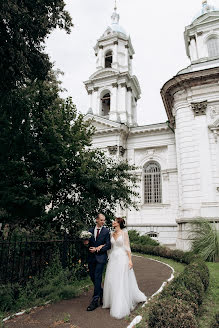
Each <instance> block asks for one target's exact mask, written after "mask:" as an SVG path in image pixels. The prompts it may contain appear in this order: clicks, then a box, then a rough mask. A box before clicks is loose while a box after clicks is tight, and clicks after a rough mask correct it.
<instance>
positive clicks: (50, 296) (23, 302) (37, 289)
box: [0, 256, 86, 312]
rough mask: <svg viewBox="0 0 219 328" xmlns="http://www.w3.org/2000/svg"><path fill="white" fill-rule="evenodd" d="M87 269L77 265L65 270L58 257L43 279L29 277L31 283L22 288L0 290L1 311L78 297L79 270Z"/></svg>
mask: <svg viewBox="0 0 219 328" xmlns="http://www.w3.org/2000/svg"><path fill="white" fill-rule="evenodd" d="M79 269H80V270H84V271H86V268H84V267H83V266H82V268H81V264H80V263H77V264H75V265H74V267H73V269H72V270H71V271H70V270H69V269H63V268H62V265H61V263H60V260H59V256H56V257H55V258H54V260H53V263H52V264H51V265H50V266H48V267H47V269H46V270H45V272H44V275H43V276H42V277H29V281H28V282H27V283H26V284H25V285H24V286H21V285H19V284H16V285H12V286H11V285H4V286H2V287H1V288H0V311H2V312H6V311H17V310H20V309H23V308H27V307H30V306H32V305H39V304H42V303H44V302H45V301H47V300H52V301H58V300H60V299H69V298H73V297H75V296H77V295H78V287H77V277H76V276H77V274H78V270H79Z"/></svg>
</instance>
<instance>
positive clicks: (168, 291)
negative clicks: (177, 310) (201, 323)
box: [160, 278, 198, 314]
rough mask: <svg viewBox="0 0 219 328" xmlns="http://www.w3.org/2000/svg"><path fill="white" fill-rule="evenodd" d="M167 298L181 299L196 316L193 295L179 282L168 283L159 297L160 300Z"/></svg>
mask: <svg viewBox="0 0 219 328" xmlns="http://www.w3.org/2000/svg"><path fill="white" fill-rule="evenodd" d="M168 297H169V298H170V297H171V298H172V297H173V298H177V299H181V300H183V301H185V302H187V304H188V305H189V306H190V307H191V309H192V310H193V312H194V314H198V304H197V299H196V297H195V295H194V294H193V293H191V292H190V290H188V289H187V288H186V287H185V285H183V284H182V282H181V281H179V279H177V278H176V279H174V281H173V282H172V283H170V284H169V285H168V286H167V287H166V288H165V289H164V290H163V292H162V293H161V295H160V298H161V299H164V298H168Z"/></svg>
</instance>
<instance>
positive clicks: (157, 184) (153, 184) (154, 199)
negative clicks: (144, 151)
mask: <svg viewBox="0 0 219 328" xmlns="http://www.w3.org/2000/svg"><path fill="white" fill-rule="evenodd" d="M161 202H162V193H161V169H160V165H159V164H158V163H156V162H149V163H147V164H146V165H145V166H144V203H145V204H156V203H161Z"/></svg>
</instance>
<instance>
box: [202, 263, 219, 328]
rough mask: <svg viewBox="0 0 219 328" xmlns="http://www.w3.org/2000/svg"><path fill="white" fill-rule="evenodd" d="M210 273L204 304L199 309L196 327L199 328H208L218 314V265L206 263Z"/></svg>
mask: <svg viewBox="0 0 219 328" xmlns="http://www.w3.org/2000/svg"><path fill="white" fill-rule="evenodd" d="M206 264H207V266H208V269H209V272H210V285H209V288H208V290H207V293H206V297H205V299H204V302H203V304H202V306H201V308H200V314H201V315H200V317H198V325H199V327H200V328H209V327H210V325H211V321H212V318H214V316H215V314H216V313H218V312H219V263H210V262H207V263H206Z"/></svg>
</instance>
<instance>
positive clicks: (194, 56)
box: [189, 37, 198, 61]
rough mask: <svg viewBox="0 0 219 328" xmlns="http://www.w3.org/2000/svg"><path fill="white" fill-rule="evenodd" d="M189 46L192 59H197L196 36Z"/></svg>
mask: <svg viewBox="0 0 219 328" xmlns="http://www.w3.org/2000/svg"><path fill="white" fill-rule="evenodd" d="M189 48H190V56H191V61H194V60H197V59H198V56H197V48H196V40H195V37H194V38H192V39H191V41H190V46H189Z"/></svg>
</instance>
